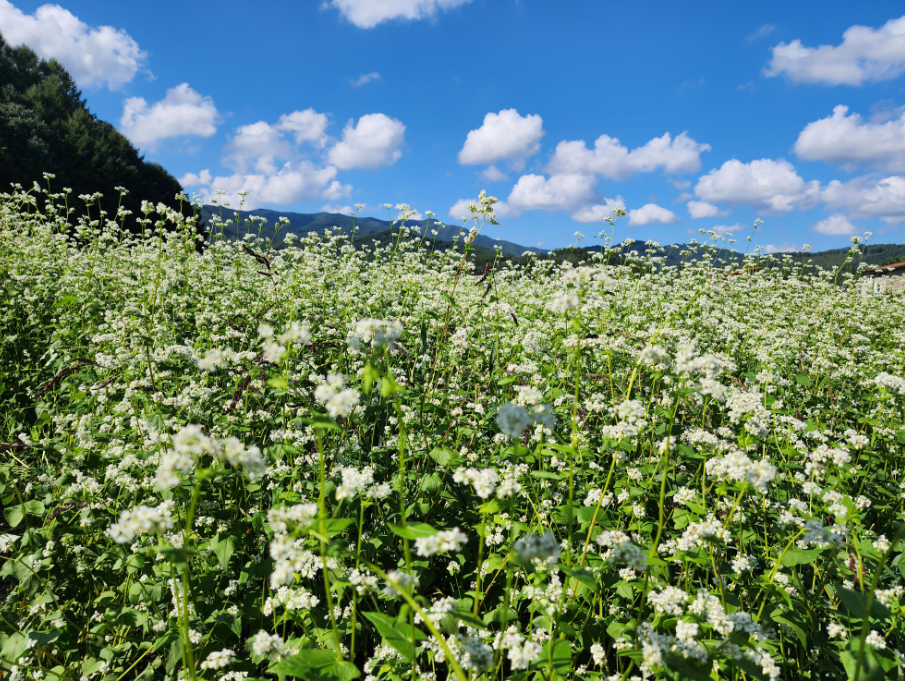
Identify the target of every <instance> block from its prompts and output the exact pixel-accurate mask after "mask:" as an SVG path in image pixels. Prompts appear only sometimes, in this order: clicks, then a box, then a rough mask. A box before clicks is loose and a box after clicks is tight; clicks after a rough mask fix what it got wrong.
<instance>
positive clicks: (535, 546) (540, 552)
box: [515, 530, 560, 562]
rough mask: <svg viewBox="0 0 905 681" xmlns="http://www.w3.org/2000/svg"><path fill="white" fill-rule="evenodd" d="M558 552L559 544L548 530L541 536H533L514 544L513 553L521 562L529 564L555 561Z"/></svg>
mask: <svg viewBox="0 0 905 681" xmlns="http://www.w3.org/2000/svg"><path fill="white" fill-rule="evenodd" d="M559 551H560V548H559V542H558V541H556V537H555V536H553V533H552V532H550V531H549V530H547V531H546V532H544V533H543V534H535V535H532V536H530V537H525V538H524V539H519V540H518V541H517V542H515V552H516V553H517V554H518V555H519V557H520V558H521V559H522V560H526V561H530V562H541V561H547V560H556V559H557V558H558V557H559Z"/></svg>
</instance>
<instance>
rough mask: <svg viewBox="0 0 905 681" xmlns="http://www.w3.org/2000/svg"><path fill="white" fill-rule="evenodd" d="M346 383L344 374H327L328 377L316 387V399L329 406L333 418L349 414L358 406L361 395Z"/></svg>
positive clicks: (328, 411)
mask: <svg viewBox="0 0 905 681" xmlns="http://www.w3.org/2000/svg"><path fill="white" fill-rule="evenodd" d="M345 383H346V379H345V376H343V375H342V374H327V378H326V379H322V380H321V381H320V383H319V384H318V386H317V388H315V389H314V399H316V400H317V401H318V402H320V403H321V404H322V405H324V406H325V407H326V408H327V413H328V414H330V416H331V417H332V418H338V417H340V416H348V415H349V414H351V413H352V412H353V411H354V410H355V407H357V406H358V400H359V398H360V397H361V395H359V393H358V391H357V390H352V389H351V388H345V387H344V386H345Z"/></svg>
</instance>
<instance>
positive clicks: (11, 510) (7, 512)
mask: <svg viewBox="0 0 905 681" xmlns="http://www.w3.org/2000/svg"><path fill="white" fill-rule="evenodd" d="M3 517H4V518H6V522H8V523H9V526H10V527H15V526H16V525H18V524H19V523H21V522H22V520H23V519H24V518H25V509H23V508H22V505H21V504H19V505H18V506H7V507H6V508H4V509H3Z"/></svg>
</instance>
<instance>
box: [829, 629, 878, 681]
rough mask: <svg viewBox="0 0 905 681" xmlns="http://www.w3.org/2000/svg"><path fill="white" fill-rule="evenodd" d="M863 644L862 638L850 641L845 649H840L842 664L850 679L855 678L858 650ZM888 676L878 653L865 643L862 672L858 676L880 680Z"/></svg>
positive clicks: (866, 679) (866, 680) (873, 680)
mask: <svg viewBox="0 0 905 681" xmlns="http://www.w3.org/2000/svg"><path fill="white" fill-rule="evenodd" d="M860 646H861V639H860V638H859V639H854V640H853V641H850V642H849V644H848V645H847V646H846V647H845V650H840V651H839V657H840V658H841V659H842V666H843V667H845V672H846V673H847V674H848V678H849V679H854V678H855V671H856V670H857V668H858V650H859V648H860ZM885 677H886V674H885V672H884V670H883V667H882V666H881V665H880V660H879V659H877V654H876V652H875V651H874V650H873V648H871V647H870V646H869V645H867V644H864V656H863V658H862V659H861V672H860V674H859V676H858V678H859V680H860V681H880V679H883V678H885Z"/></svg>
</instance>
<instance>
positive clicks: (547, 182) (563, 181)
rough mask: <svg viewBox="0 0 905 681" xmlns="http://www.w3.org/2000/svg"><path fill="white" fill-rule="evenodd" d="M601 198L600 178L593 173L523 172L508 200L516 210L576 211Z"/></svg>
mask: <svg viewBox="0 0 905 681" xmlns="http://www.w3.org/2000/svg"><path fill="white" fill-rule="evenodd" d="M596 197H597V181H596V180H595V179H594V177H593V176H592V175H581V174H578V173H572V174H563V175H553V176H552V177H550V178H546V177H544V176H543V175H533V174H531V175H522V176H521V177H520V178H519V179H518V182H516V183H515V186H514V187H513V188H512V191H511V192H510V193H509V198H508V199H507V200H506V203H507V205H508V206H509V208H510V209H511V210H512V211H515V212H518V213H520V212H522V211H525V210H574V209H576V208H579V207H582V206H584V205H587V204H591V203H593V201H594V199H595V198H596Z"/></svg>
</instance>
